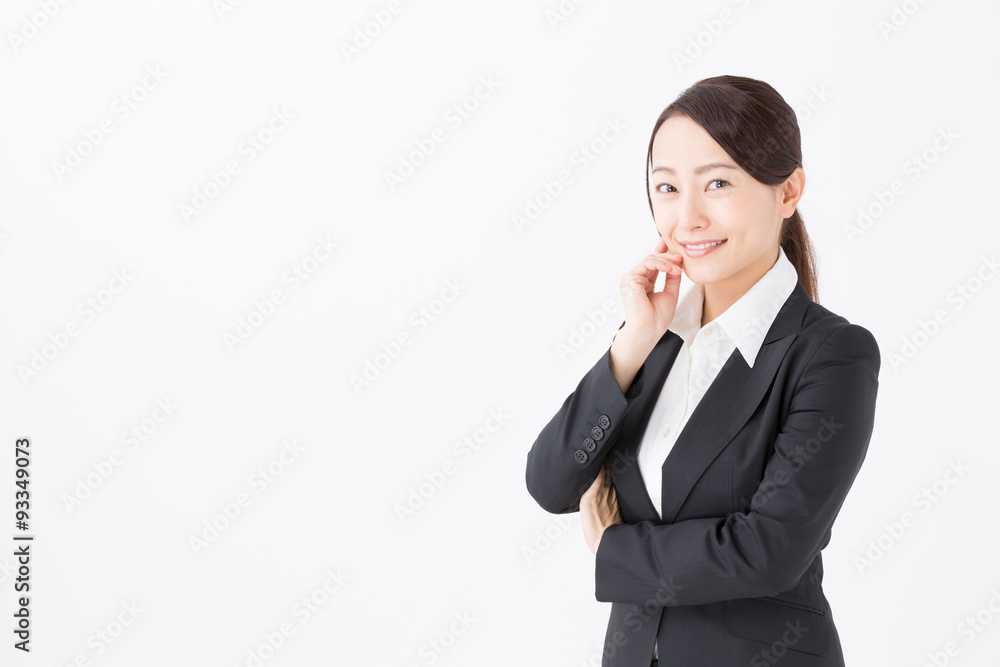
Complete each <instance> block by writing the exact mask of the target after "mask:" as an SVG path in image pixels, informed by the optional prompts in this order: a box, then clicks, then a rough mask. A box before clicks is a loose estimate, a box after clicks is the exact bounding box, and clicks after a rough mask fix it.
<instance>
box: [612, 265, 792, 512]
mask: <svg viewBox="0 0 1000 667" xmlns="http://www.w3.org/2000/svg"><path fill="white" fill-rule="evenodd" d="M809 303H811V299H810V298H809V295H808V294H807V293H806V291H805V288H804V287H803V286H802V283H801V282H796V285H795V289H794V290H792V293H791V295H789V297H788V299H786V301H785V303H784V305H783V306H782V307H781V310H780V311H779V312H778V314H777V316H776V317H775V319H774V322H773V323H772V324H771V327H770V329H768V332H767V335H766V336H765V337H764V342H763V344H762V345H761V348H760V352H759V353H758V355H757V358H756V360H755V361H754V367H753V368H750V366H749V365H747V362H746V360H744V359H743V355H742V354H740V352H739V350H738V349H736V350H733V353H732V355H730V357H729V359H728V360H727V361H726V363H725V364H724V365H723V367H722V368H721V369H720V370H719V374H718V375H717V376H716V378H715V380H714V381H713V382H712V384H711V385H710V386H709V388H708V391H707V392H706V393H705V395H704V396H703V397H702V399H701V401H699V403H698V405H697V407H696V408H695V410H694V412H693V413H691V417H690V418H689V419H688V421H687V423H686V424H685V425H684V428H683V429H682V430H681V433H680V434H679V435H678V436H677V440H676V441H675V442H674V446H673V447H672V448H671V450H670V453H669V454H668V455H667V458H666V460H665V461H664V462H663V466H662V468H661V470H662V474H661V480H662V481H661V495H660V498H661V503H662V512H663V519H662V523H672V522H673V521H674V520H675V519H676V517H677V513H678V512H679V511H680V509H681V506H682V505H683V504H684V501H685V500H686V499H687V497H688V494H689V493H690V492H691V489H692V487H694V484H695V482H697V481H698V478H700V477H701V475H702V473H703V472H704V471H705V469H706V468H707V467H708V466H709V465H710V464H711V463H712V461H713V460H714V459H715V458H716V457H717V456H718V455H719V453H720V452H721V451H722V450H723V449H724V448H725V447H726V445H728V444H729V442H730V441H732V439H733V438H734V437H735V436H736V434H737V433H738V432H739V431H740V429H742V428H743V426H744V424H746V422H747V420H748V419H750V416H751V415H752V414H753V413H754V411H755V410H756V409H757V406H758V405H759V404H760V401H761V399H763V397H764V394H765V393H766V392H767V388H768V387H769V386H770V385H771V382H772V381H773V380H774V375H775V373H777V371H778V367H779V366H780V365H781V360H782V359H783V358H784V356H785V353H786V352H787V351H788V348H789V347H790V346H791V344H792V341H794V340H795V335H797V334H798V332H799V330H800V329H801V328H802V318H803V316H804V314H805V310H806V307H807V306H808V304H809ZM682 344H683V341H682V340H681V338H680V337H679V336H678V335H677V334H675V333H673V332H672V331H668V332H667V333H666V334H664V337H663V338H661V339H660V341H659V343H657V346H656V348H654V350H653V352H651V353H650V355H649V357H648V358H647V360H646V371H647V374H646V383H647V385H646V387H645V389H644V391H643V396H642V399H641V402H640V404H639V405H636V406H635V412H634V413H633V414H635V415H636V416H638V417H639V419H636V420H635V421H634V422H633V429H631V430H630V432H629V433H627V434H626V433H623V436H627V439H626V441H625V442H624V443H622V444H623V445H624V446H623V447H621V448H620V449H619V451H618V452H617V453H616V454H615V456H613V457H612V458H613V459H618V462H617V463H618V465H617V468H618V471H619V472H618V474H616V475H614V477H615V484H616V486H617V488H619V489H629V490H630V492H628V493H622V494H619V495H620V496H621V497H620V502H622V504H623V505H625V506H626V507H627V508H628V509H629V511H630V513H631V514H632V515H634V516H633V518H635V519H636V520H650V521H654V522H655V523H661V519H660V517H659V515H658V514H657V512H656V508H655V507H654V506H653V501H652V500H651V499H650V497H649V494H648V493H646V487H645V485H644V484H643V480H642V475H641V473H640V471H639V466H638V463H637V459H636V455H637V452H638V448H639V444H640V443H641V441H642V435H643V433H644V432H645V430H646V426H647V423H648V421H649V418H650V415H651V413H652V410H653V407H654V405H655V403H656V399H657V398H658V397H659V394H660V391H661V390H662V388H663V383H664V382H665V381H666V378H667V374H668V373H669V372H670V368H671V367H672V366H673V363H674V360H675V359H676V358H677V353H678V351H679V350H680V346H681V345H682ZM612 463H616V462H615V461H612ZM622 463H623V464H624V465H621V464H622ZM615 467H616V466H615V465H613V466H612V470H613V471H614V470H615ZM640 497H641V500H640ZM637 503H638V506H637Z"/></svg>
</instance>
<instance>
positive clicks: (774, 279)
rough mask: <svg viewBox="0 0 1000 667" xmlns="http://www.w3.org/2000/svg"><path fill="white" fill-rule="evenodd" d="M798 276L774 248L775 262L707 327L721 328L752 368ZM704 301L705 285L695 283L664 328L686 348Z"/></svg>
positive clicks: (695, 330) (780, 250)
mask: <svg viewBox="0 0 1000 667" xmlns="http://www.w3.org/2000/svg"><path fill="white" fill-rule="evenodd" d="M798 281H799V276H798V272H796V270H795V267H794V266H792V263H791V262H790V261H789V260H788V257H787V256H786V255H785V251H784V249H783V248H782V247H781V246H778V259H777V261H775V263H774V264H773V265H772V266H771V268H770V269H768V271H767V273H765V274H764V275H763V276H762V277H761V278H760V280H758V281H757V282H756V283H755V284H754V286H753V287H751V288H750V289H749V290H747V292H746V294H744V295H743V296H741V297H740V298H739V299H738V300H737V301H736V303H734V304H733V305H731V306H730V307H729V308H728V309H726V311H725V312H724V313H722V314H721V315H719V316H718V317H717V318H715V319H714V320H712V322H711V324H713V325H716V326H717V327H719V328H721V329H722V331H723V333H724V334H725V335H726V336H727V337H728V338H729V339H730V340H732V341H733V342H735V343H736V348H737V349H739V351H740V354H742V355H743V358H744V359H745V360H746V362H747V365H749V366H750V367H751V368H753V362H754V360H756V358H757V353H758V352H760V346H761V345H763V343H764V336H765V335H767V331H768V329H770V328H771V324H772V323H773V322H774V318H775V317H777V316H778V311H779V310H780V309H781V306H782V305H784V303H785V301H787V300H788V297H789V295H791V293H792V291H793V290H794V289H795V286H796V284H798ZM704 300H705V286H704V285H702V284H699V283H695V284H694V285H693V286H692V287H691V289H690V290H688V292H687V294H686V295H685V296H684V298H682V299H681V301H680V303H678V305H677V308H676V310H675V311H674V319H673V321H672V322H671V323H670V326H668V327H667V330H668V331H673V332H674V333H676V334H677V335H678V336H680V337H681V338H682V339H683V340H684V344H685V345H687V346H689V347H690V345H691V343H692V341H694V338H695V336H696V335H697V334H698V332H699V331H700V330H701V328H702V327H701V310H702V305H703V303H704Z"/></svg>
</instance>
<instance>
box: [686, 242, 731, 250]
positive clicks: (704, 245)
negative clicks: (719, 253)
mask: <svg viewBox="0 0 1000 667" xmlns="http://www.w3.org/2000/svg"><path fill="white" fill-rule="evenodd" d="M720 243H722V241H716V242H715V243H702V244H701V245H686V246H684V247H685V248H687V249H688V250H704V249H705V248H710V247H711V246H714V245H719V244H720Z"/></svg>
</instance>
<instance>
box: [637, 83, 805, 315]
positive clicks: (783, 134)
mask: <svg viewBox="0 0 1000 667" xmlns="http://www.w3.org/2000/svg"><path fill="white" fill-rule="evenodd" d="M671 116H687V117H688V118H690V119H691V120H692V121H694V122H695V123H697V124H698V125H700V126H701V127H702V128H704V129H705V131H706V132H708V134H709V135H710V136H711V137H712V138H713V139H714V140H715V142H716V143H717V144H719V145H720V146H722V148H723V150H725V151H726V153H728V154H729V156H730V157H731V158H733V160H735V161H736V164H738V165H739V166H740V167H741V168H742V169H743V170H744V171H745V172H747V173H748V174H750V176H752V177H753V178H754V179H756V180H757V181H759V182H761V183H763V184H764V185H770V186H772V187H774V186H777V185H780V184H782V183H784V182H785V180H786V179H787V178H788V177H789V176H791V174H792V172H793V171H795V168H796V167H801V166H802V140H801V136H800V135H799V124H798V121H796V119H795V112H794V111H793V110H792V108H791V107H790V106H788V104H787V103H786V102H785V100H784V99H783V98H782V97H781V95H779V94H778V91H776V90H775V89H774V88H772V87H771V86H769V85H768V84H766V83H764V82H763V81H758V80H756V79H748V78H746V77H742V76H730V75H724V76H713V77H711V78H708V79H702V80H701V81H699V82H697V83H695V84H694V85H693V86H690V87H689V88H687V89H685V90H684V91H683V92H682V93H681V94H680V95H679V96H678V97H677V99H676V100H674V101H673V102H672V103H671V104H670V105H669V106H668V107H667V108H666V109H664V110H663V112H662V113H661V114H660V117H659V118H657V119H656V125H654V126H653V133H652V134H651V135H650V137H649V151H648V153H647V154H646V197H647V199H649V210H650V212H651V213H652V211H653V199H652V196H651V195H650V191H649V170H650V169H651V167H652V161H653V138H654V137H656V131H657V130H659V129H660V125H662V124H663V122H664V121H665V120H667V119H668V118H670V117H671ZM780 244H781V247H782V248H783V249H784V251H785V255H786V256H787V257H788V259H789V261H790V262H791V263H792V266H794V267H795V272H796V273H797V274H798V276H799V282H801V283H802V286H803V287H804V288H805V290H806V292H807V293H808V294H809V298H811V299H812V300H813V301H816V302H817V303H819V299H818V296H819V295H818V294H817V286H816V259H815V256H814V254H813V249H812V244H811V243H810V242H809V235H808V234H807V233H806V228H805V224H804V223H803V222H802V216H800V215H799V210H798V208H796V209H795V211H794V212H793V213H792V216H791V217H790V218H785V219H784V221H783V222H782V223H781V238H780Z"/></svg>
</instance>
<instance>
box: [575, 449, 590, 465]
mask: <svg viewBox="0 0 1000 667" xmlns="http://www.w3.org/2000/svg"><path fill="white" fill-rule="evenodd" d="M576 462H577V463H586V462H587V452H585V451H583V450H582V449H578V450H576Z"/></svg>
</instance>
